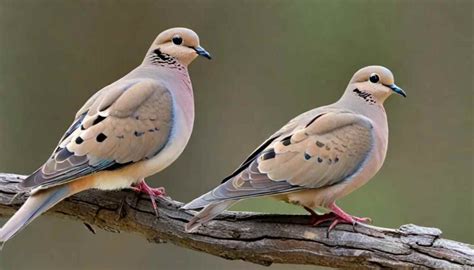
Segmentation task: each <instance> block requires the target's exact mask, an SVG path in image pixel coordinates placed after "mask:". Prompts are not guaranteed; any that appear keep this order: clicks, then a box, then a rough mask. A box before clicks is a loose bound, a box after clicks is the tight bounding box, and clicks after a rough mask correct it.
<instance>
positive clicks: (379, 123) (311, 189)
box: [183, 66, 406, 232]
mask: <svg viewBox="0 0 474 270" xmlns="http://www.w3.org/2000/svg"><path fill="white" fill-rule="evenodd" d="M392 93H397V94H400V95H402V96H404V97H406V94H405V92H404V91H403V90H402V89H401V88H399V87H398V86H396V85H395V80H394V77H393V75H392V72H391V71H390V70H388V69H387V68H385V67H381V66H368V67H364V68H362V69H360V70H359V71H357V72H356V73H355V74H354V76H353V77H352V79H351V80H350V82H349V85H348V86H347V88H346V90H345V92H344V94H343V95H342V97H341V98H340V99H339V100H338V101H337V102H335V103H333V104H331V105H328V106H323V107H319V108H316V109H313V110H311V111H308V112H305V113H303V114H301V115H299V116H297V117H296V118H294V119H292V120H291V121H290V122H288V123H287V124H286V125H284V126H283V127H282V128H281V129H280V130H278V131H277V132H275V133H274V134H273V135H272V136H270V138H268V139H267V140H266V141H265V142H264V143H263V144H262V145H260V146H259V147H258V148H257V149H256V150H255V151H254V152H253V153H252V154H250V155H249V156H248V158H247V159H246V160H245V161H244V162H243V163H242V164H241V165H240V166H239V167H238V168H237V169H236V170H235V171H234V172H233V173H232V174H231V175H229V176H228V177H226V178H225V179H224V180H223V181H222V184H221V185H219V186H217V187H216V188H215V189H213V190H212V191H210V192H208V193H206V194H204V195H202V196H201V197H199V198H197V199H195V200H193V201H192V202H190V203H188V204H186V205H185V206H184V207H183V208H184V209H200V208H204V209H202V210H201V211H200V212H199V213H197V214H196V215H195V216H194V217H193V218H192V219H191V220H190V221H189V223H188V224H187V225H186V228H185V229H186V230H187V231H188V232H192V231H194V230H196V229H197V228H198V227H199V226H200V225H201V224H203V223H205V222H207V221H209V220H211V219H213V218H214V217H215V216H217V215H218V214H219V213H221V212H222V211H224V210H225V209H227V208H229V207H230V206H231V205H233V204H234V203H236V202H238V201H240V200H243V199H248V198H254V197H261V196H272V197H275V198H277V199H279V200H283V201H285V202H288V203H292V204H296V205H300V206H302V207H304V208H305V209H306V210H308V211H309V212H310V213H311V215H312V224H314V225H317V224H319V223H321V222H324V221H332V223H331V225H330V227H329V230H328V231H330V230H331V229H332V228H334V226H336V225H337V224H338V223H351V224H355V223H356V222H368V221H369V220H370V219H368V218H358V217H354V216H351V215H349V214H347V213H345V212H344V211H343V210H342V209H341V208H339V207H338V206H337V205H336V203H335V202H336V200H337V199H339V198H342V197H344V196H346V195H347V194H349V193H351V192H352V191H354V190H355V189H357V188H359V187H361V186H362V185H363V184H365V183H366V182H367V181H369V180H370V179H371V178H372V177H373V176H374V175H375V174H376V173H377V171H378V170H379V169H380V167H381V166H382V164H383V162H384V159H385V154H386V152H387V143H388V125H387V115H386V114H385V109H384V107H383V103H384V101H385V100H386V99H387V98H388V97H389V96H390V95H391V94H392ZM316 207H323V208H326V209H328V210H330V213H328V214H324V215H318V214H317V213H316V212H314V211H313V210H312V209H314V208H316Z"/></svg>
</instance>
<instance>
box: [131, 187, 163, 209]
mask: <svg viewBox="0 0 474 270" xmlns="http://www.w3.org/2000/svg"><path fill="white" fill-rule="evenodd" d="M132 189H133V190H134V191H136V192H139V193H145V194H147V195H148V196H150V200H151V204H152V205H153V210H155V214H156V216H158V206H157V205H156V201H155V198H156V197H163V196H165V195H166V192H165V188H163V187H159V188H152V187H150V186H148V185H147V184H146V183H145V180H141V181H140V183H138V185H137V186H135V187H132Z"/></svg>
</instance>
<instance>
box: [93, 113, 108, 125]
mask: <svg viewBox="0 0 474 270" xmlns="http://www.w3.org/2000/svg"><path fill="white" fill-rule="evenodd" d="M104 119H105V117H103V116H101V115H98V116H97V118H96V119H94V122H92V125H93V126H94V125H97V124H98V123H100V122H102V121H104Z"/></svg>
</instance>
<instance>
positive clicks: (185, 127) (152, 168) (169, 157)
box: [140, 106, 194, 177]
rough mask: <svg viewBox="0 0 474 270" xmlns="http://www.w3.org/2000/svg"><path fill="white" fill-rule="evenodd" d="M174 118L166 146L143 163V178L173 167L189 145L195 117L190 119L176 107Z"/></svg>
mask: <svg viewBox="0 0 474 270" xmlns="http://www.w3.org/2000/svg"><path fill="white" fill-rule="evenodd" d="M193 115H194V114H193ZM173 118H174V124H173V128H172V130H171V135H170V138H169V139H168V142H167V143H166V145H165V146H164V147H163V149H162V150H161V151H160V152H159V153H158V154H157V155H156V156H154V157H153V158H151V159H149V160H145V161H142V162H141V164H140V167H141V168H140V169H141V170H142V173H141V177H148V176H150V175H153V174H155V173H157V172H160V171H161V170H163V169H165V168H166V167H168V166H169V165H171V164H172V163H173V162H174V161H175V160H176V159H177V158H178V157H179V156H180V155H181V153H182V152H183V151H184V148H185V147H186V145H187V144H188V141H189V138H190V137H191V133H192V130H193V122H194V117H192V118H193V119H188V117H186V115H185V113H183V111H182V110H181V109H180V107H179V106H178V107H177V106H175V110H174V116H173Z"/></svg>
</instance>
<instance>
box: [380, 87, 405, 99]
mask: <svg viewBox="0 0 474 270" xmlns="http://www.w3.org/2000/svg"><path fill="white" fill-rule="evenodd" d="M385 86H387V87H388V88H390V89H392V91H393V92H395V93H397V94H399V95H400V96H403V97H407V93H405V91H403V89H401V88H400V87H398V86H397V85H396V84H389V85H385Z"/></svg>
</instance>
